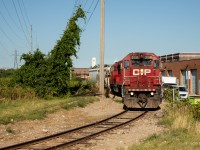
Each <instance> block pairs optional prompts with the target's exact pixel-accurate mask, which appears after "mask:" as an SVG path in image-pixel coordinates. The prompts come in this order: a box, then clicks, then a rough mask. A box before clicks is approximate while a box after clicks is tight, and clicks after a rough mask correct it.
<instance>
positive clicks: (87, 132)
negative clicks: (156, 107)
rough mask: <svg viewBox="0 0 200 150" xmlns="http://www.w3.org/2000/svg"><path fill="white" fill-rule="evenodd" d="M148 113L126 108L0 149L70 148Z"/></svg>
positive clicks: (45, 149) (0, 149) (43, 149)
mask: <svg viewBox="0 0 200 150" xmlns="http://www.w3.org/2000/svg"><path fill="white" fill-rule="evenodd" d="M146 113H147V111H139V112H137V113H136V112H133V111H128V110H125V111H123V112H121V113H119V114H116V115H114V116H111V117H109V118H106V119H104V120H101V121H98V122H95V123H91V124H88V125H85V126H81V127H78V128H74V129H71V130H68V131H64V132H60V133H57V134H53V135H50V136H47V137H43V138H39V139H34V140H31V141H27V142H23V143H19V144H15V145H11V146H7V147H3V148H0V150H13V149H19V150H20V149H23V150H32V149H34V150H35V149H42V150H49V149H63V148H69V147H71V146H73V145H75V144H78V143H84V142H86V141H87V140H89V139H91V138H94V137H96V136H99V135H100V134H102V133H105V132H108V131H110V130H113V129H116V128H119V127H121V126H124V125H127V124H128V123H130V122H132V121H134V120H137V119H139V118H141V117H142V116H144V115H145V114H146Z"/></svg>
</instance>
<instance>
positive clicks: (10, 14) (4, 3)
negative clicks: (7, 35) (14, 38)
mask: <svg viewBox="0 0 200 150" xmlns="http://www.w3.org/2000/svg"><path fill="white" fill-rule="evenodd" d="M2 2H3V6H4V7H5V9H6V11H7V13H8V15H9V17H10V19H11V20H12V21H13V24H14V25H15V26H16V27H17V28H18V29H19V30H21V29H20V28H19V26H18V25H17V23H16V22H15V20H14V19H13V17H12V16H11V14H10V11H9V10H8V8H7V7H6V5H5V3H4V0H2Z"/></svg>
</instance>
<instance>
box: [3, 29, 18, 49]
mask: <svg viewBox="0 0 200 150" xmlns="http://www.w3.org/2000/svg"><path fill="white" fill-rule="evenodd" d="M0 30H1V32H2V33H3V34H4V35H5V37H6V38H7V39H8V40H9V41H10V42H11V43H12V44H13V45H15V46H17V47H18V45H16V43H15V42H14V41H13V40H12V39H11V38H10V37H9V36H8V35H7V34H6V32H5V31H4V30H3V29H2V28H1V27H0Z"/></svg>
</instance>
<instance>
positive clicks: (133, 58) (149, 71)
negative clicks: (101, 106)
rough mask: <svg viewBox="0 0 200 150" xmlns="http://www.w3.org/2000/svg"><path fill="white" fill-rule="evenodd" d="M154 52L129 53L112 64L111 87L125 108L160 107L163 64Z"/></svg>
mask: <svg viewBox="0 0 200 150" xmlns="http://www.w3.org/2000/svg"><path fill="white" fill-rule="evenodd" d="M160 63H161V62H160V58H159V57H158V56H156V55H155V54H154V53H148V52H135V53H129V54H128V55H127V56H125V57H124V58H123V59H122V60H120V61H118V62H115V63H114V64H113V65H112V66H111V76H110V89H111V92H112V93H113V94H114V95H121V96H122V101H123V104H124V107H125V108H158V107H159V105H160V103H161V101H162V96H161V95H162V94H161V85H162V79H161V64H160Z"/></svg>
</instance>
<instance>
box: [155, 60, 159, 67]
mask: <svg viewBox="0 0 200 150" xmlns="http://www.w3.org/2000/svg"><path fill="white" fill-rule="evenodd" d="M154 68H155V69H158V68H159V60H154Z"/></svg>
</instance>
